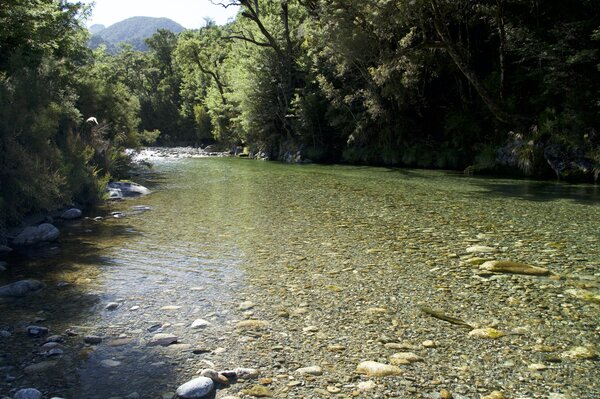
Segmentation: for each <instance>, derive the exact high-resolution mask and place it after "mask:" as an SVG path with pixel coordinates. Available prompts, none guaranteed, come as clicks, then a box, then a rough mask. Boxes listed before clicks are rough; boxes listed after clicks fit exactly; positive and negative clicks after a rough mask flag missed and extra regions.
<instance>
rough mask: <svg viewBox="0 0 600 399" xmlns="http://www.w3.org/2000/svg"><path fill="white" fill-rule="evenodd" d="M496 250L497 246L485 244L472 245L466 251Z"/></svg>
mask: <svg viewBox="0 0 600 399" xmlns="http://www.w3.org/2000/svg"><path fill="white" fill-rule="evenodd" d="M494 252H498V248H494V247H488V246H486V245H473V246H470V247H469V248H467V253H470V254H472V253H494Z"/></svg>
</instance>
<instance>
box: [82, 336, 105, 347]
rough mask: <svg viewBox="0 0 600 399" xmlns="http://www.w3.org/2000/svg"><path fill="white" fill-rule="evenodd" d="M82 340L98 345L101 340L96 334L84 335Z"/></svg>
mask: <svg viewBox="0 0 600 399" xmlns="http://www.w3.org/2000/svg"><path fill="white" fill-rule="evenodd" d="M83 342H85V343H86V344H90V345H98V344H99V343H100V342H102V337H98V336H96V335H86V336H85V337H84V338H83Z"/></svg>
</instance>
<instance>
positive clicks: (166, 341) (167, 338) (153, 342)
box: [148, 333, 179, 346]
mask: <svg viewBox="0 0 600 399" xmlns="http://www.w3.org/2000/svg"><path fill="white" fill-rule="evenodd" d="M178 339H179V337H177V336H176V335H173V334H166V333H158V334H155V335H154V336H153V337H152V338H151V339H150V341H148V346H157V345H160V346H168V345H171V344H173V343H175V342H177V340H178Z"/></svg>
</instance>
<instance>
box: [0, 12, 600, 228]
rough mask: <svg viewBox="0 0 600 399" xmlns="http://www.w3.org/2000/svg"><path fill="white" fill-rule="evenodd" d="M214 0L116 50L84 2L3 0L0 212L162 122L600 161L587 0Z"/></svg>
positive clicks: (451, 158)
mask: <svg viewBox="0 0 600 399" xmlns="http://www.w3.org/2000/svg"><path fill="white" fill-rule="evenodd" d="M223 4H224V6H226V5H228V4H237V5H239V6H241V8H240V13H239V15H238V18H237V19H236V20H235V21H234V22H232V23H230V24H228V25H226V26H216V25H214V24H211V23H208V24H207V26H206V27H204V28H202V29H200V30H196V31H184V32H181V33H180V34H175V33H173V32H170V31H167V30H160V31H158V32H157V33H156V34H155V35H154V36H152V37H151V38H149V39H147V40H146V45H147V46H148V48H149V51H148V52H147V53H142V52H139V51H136V50H134V49H133V48H131V47H127V46H126V47H125V48H124V49H123V51H121V52H120V53H119V54H117V55H114V56H113V55H109V54H108V53H107V52H106V50H105V49H104V48H103V47H102V46H100V47H99V48H98V49H97V50H95V51H93V52H92V51H91V50H89V49H88V48H87V47H86V44H87V42H88V40H89V34H88V32H87V30H86V29H85V28H84V27H83V24H84V22H85V19H86V15H87V11H86V10H85V9H84V8H83V6H82V5H81V4H78V3H73V4H72V3H66V2H64V1H58V0H43V1H41V0H40V1H36V2H28V1H24V0H6V1H3V2H2V3H1V4H0V113H1V115H2V116H1V119H0V166H1V168H0V184H1V186H0V206H1V207H2V216H1V220H0V223H3V224H4V223H6V222H7V221H10V220H15V219H16V218H18V216H19V215H21V214H23V213H26V212H30V211H34V210H36V209H48V208H51V207H52V206H55V205H56V204H58V203H61V202H68V201H71V200H73V199H77V200H79V201H92V200H93V199H94V198H97V197H98V193H100V192H102V188H103V184H104V183H105V182H106V180H107V179H108V178H109V177H110V176H111V175H114V174H118V173H119V171H120V170H123V169H125V168H126V159H125V158H124V156H123V155H122V151H121V150H122V148H123V147H125V146H135V145H139V144H140V143H141V142H142V141H141V140H142V139H145V140H148V141H152V140H153V139H154V138H156V136H157V135H159V134H160V136H158V143H159V144H165V145H169V144H201V143H208V142H211V141H213V140H215V141H217V142H219V143H221V144H222V145H223V146H224V147H232V146H239V147H244V148H245V149H246V150H247V151H248V152H249V153H250V155H256V154H258V155H259V156H261V157H268V158H270V159H279V160H286V161H298V160H305V159H311V160H313V161H323V162H351V163H366V164H386V165H398V166H417V167H428V168H451V169H456V170H466V171H467V172H468V173H480V172H502V173H508V172H510V173H521V174H524V175H532V176H539V177H550V178H557V177H559V178H561V179H564V178H573V179H580V180H585V181H594V180H595V179H597V177H598V174H599V173H600V132H599V130H600V71H599V68H600V52H599V50H598V49H599V48H600V3H599V2H597V1H593V0H575V1H570V2H564V1H546V2H540V1H532V0H494V1H466V0H457V1H445V0H427V1H425V0H410V1H408V0H407V1H401V0H370V1H355V0H343V1H342V0H327V1H325V0H240V1H225V2H224V3H223ZM90 116H94V117H96V118H97V120H98V122H99V124H98V125H95V124H92V123H87V122H85V121H86V120H87V118H88V117H90ZM139 132H142V133H139Z"/></svg>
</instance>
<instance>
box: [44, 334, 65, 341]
mask: <svg viewBox="0 0 600 399" xmlns="http://www.w3.org/2000/svg"><path fill="white" fill-rule="evenodd" d="M46 342H64V339H63V337H62V336H60V335H51V336H49V337H48V338H46Z"/></svg>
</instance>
